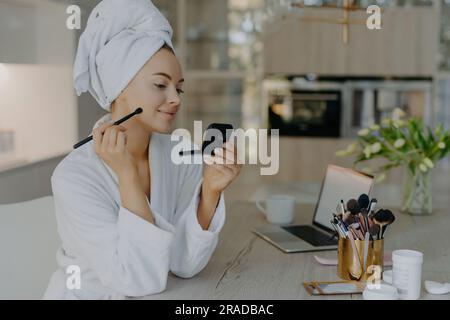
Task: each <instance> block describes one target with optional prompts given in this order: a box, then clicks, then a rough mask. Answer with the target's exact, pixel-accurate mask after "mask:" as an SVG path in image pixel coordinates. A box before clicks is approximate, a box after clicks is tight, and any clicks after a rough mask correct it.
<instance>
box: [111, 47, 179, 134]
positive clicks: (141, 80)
mask: <svg viewBox="0 0 450 320" xmlns="http://www.w3.org/2000/svg"><path fill="white" fill-rule="evenodd" d="M182 77H183V75H182V71H181V66H180V63H179V62H178V59H177V58H176V57H175V55H174V54H173V53H172V52H171V51H170V50H168V49H166V48H162V49H161V50H159V51H158V52H157V53H156V54H154V55H153V57H152V58H151V59H150V60H149V61H148V62H147V63H146V64H145V65H144V67H143V68H142V69H141V70H140V71H139V72H138V73H137V74H136V76H135V77H134V79H133V80H132V81H131V82H130V83H129V84H128V86H127V87H126V88H125V90H124V91H123V92H122V94H121V95H120V96H119V97H118V98H117V100H116V102H115V104H116V105H115V106H114V109H118V110H117V112H118V113H120V115H119V117H122V116H124V115H126V114H129V113H131V112H133V111H134V110H135V109H136V108H138V107H141V108H142V109H143V113H142V114H141V115H139V116H138V117H136V118H135V119H136V121H137V122H138V123H139V124H140V125H142V126H143V128H144V129H145V130H147V131H149V132H158V133H168V132H170V129H171V127H172V124H173V121H174V119H175V115H176V114H177V112H178V110H179V109H180V105H181V99H180V95H181V94H182V93H183V89H182V85H183V82H184V79H183V78H182ZM117 105H118V106H119V108H117V107H118V106H117ZM113 112H114V113H115V112H116V110H114V111H113Z"/></svg>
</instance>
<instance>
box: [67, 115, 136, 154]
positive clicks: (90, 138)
mask: <svg viewBox="0 0 450 320" xmlns="http://www.w3.org/2000/svg"><path fill="white" fill-rule="evenodd" d="M139 113H142V109H141V108H137V109H136V110H135V111H134V112H132V113H130V114H129V115H126V116H125V117H123V118H121V119H119V120H117V121H116V122H114V123H113V126H118V125H119V124H121V123H124V122H125V121H127V120H128V119H130V118H131V117H133V116H135V115H137V114H139ZM93 138H94V137H93V136H92V135H90V136H89V137H87V138H85V139H83V140H81V141H80V142H78V143H76V144H75V145H74V146H73V148H74V149H77V148H79V147H81V146H82V145H84V144H86V143H88V142H89V141H91V140H92V139H93Z"/></svg>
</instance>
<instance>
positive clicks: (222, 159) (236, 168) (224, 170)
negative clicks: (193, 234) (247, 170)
mask: <svg viewBox="0 0 450 320" xmlns="http://www.w3.org/2000/svg"><path fill="white" fill-rule="evenodd" d="M237 159H238V157H237V151H236V148H235V146H234V145H233V144H232V143H231V142H228V143H226V144H224V145H223V148H217V149H214V156H213V157H212V156H210V155H204V156H203V160H204V161H205V163H206V166H205V168H204V170H203V184H202V191H201V196H200V203H199V205H198V210H197V219H198V222H199V224H200V226H201V227H202V228H203V230H207V229H208V228H209V225H210V223H211V221H212V218H213V216H214V212H215V210H216V207H217V204H218V201H219V199H220V194H221V193H222V191H224V190H225V189H226V188H227V187H228V186H229V185H230V183H231V182H233V181H234V179H236V177H237V176H238V175H239V173H240V172H241V168H242V165H241V164H238V161H237Z"/></svg>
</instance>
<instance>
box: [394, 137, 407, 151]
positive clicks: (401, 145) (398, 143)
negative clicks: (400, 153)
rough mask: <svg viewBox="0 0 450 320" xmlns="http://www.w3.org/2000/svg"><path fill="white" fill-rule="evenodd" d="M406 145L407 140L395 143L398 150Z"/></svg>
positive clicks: (399, 140) (398, 140)
mask: <svg viewBox="0 0 450 320" xmlns="http://www.w3.org/2000/svg"><path fill="white" fill-rule="evenodd" d="M405 143H406V141H405V139H397V140H396V141H395V142H394V147H396V148H397V149H400V148H402V147H403V146H404V145H405Z"/></svg>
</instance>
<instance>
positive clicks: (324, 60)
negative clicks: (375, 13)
mask: <svg viewBox="0 0 450 320" xmlns="http://www.w3.org/2000/svg"><path fill="white" fill-rule="evenodd" d="M341 15H342V13H341V12H339V11H337V10H332V9H325V8H321V9H318V8H310V9H307V10H305V11H304V13H303V15H296V14H293V13H288V14H285V15H283V16H282V17H280V18H278V19H277V21H274V22H271V23H270V24H268V25H266V26H265V29H264V30H265V32H264V33H263V43H264V55H265V57H264V72H265V73H266V74H308V73H316V74H318V75H336V76H380V77H382V76H402V77H407V76H409V77H430V76H433V75H434V74H435V73H436V69H437V68H436V65H437V63H436V57H437V53H438V47H439V37H438V34H439V32H438V28H439V11H438V9H437V8H436V7H434V6H431V7H388V8H384V11H383V13H382V29H381V30H369V29H368V28H367V27H366V26H365V25H364V24H352V25H350V27H349V43H348V44H347V45H345V44H344V43H343V41H342V32H343V31H342V30H343V27H342V26H341V25H338V24H332V23H326V22H322V21H311V20H310V19H307V20H305V19H302V16H304V17H318V18H323V19H326V18H334V19H336V18H340V17H341ZM350 17H351V19H357V20H363V21H365V20H366V19H367V17H368V14H366V13H365V12H352V13H351V14H350Z"/></svg>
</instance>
